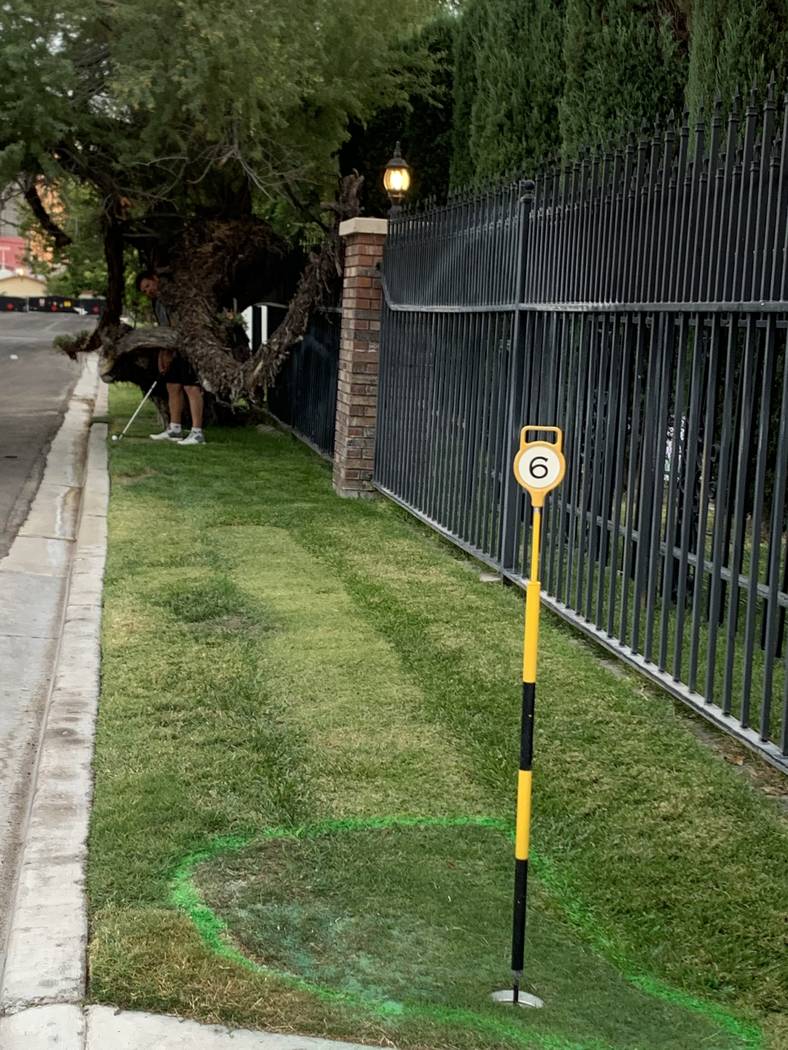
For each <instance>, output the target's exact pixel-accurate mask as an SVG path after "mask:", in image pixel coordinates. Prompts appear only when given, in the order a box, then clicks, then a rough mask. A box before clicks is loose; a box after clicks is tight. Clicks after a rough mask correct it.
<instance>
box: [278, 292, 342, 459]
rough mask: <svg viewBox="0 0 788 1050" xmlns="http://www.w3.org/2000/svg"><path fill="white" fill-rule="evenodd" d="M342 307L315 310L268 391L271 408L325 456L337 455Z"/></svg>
mask: <svg viewBox="0 0 788 1050" xmlns="http://www.w3.org/2000/svg"><path fill="white" fill-rule="evenodd" d="M340 327H341V314H340V312H339V310H323V311H320V312H319V313H316V314H315V315H314V316H313V317H312V319H311V321H310V324H309V328H308V330H307V333H306V335H305V336H304V338H303V339H302V340H301V342H300V343H298V344H297V345H296V346H295V347H294V348H293V350H292V352H291V353H290V355H289V357H288V358H287V360H286V361H285V364H284V366H283V367H282V370H281V371H280V373H279V375H278V376H277V378H276V383H275V385H274V386H273V387H271V389H270V390H269V391H268V407H269V409H270V411H271V413H272V415H274V416H275V417H276V418H277V419H278V420H280V422H282V423H285V424H286V425H287V426H289V427H292V429H293V430H294V431H295V432H296V433H297V434H298V435H299V436H300V437H302V438H305V439H306V440H307V442H308V443H309V444H310V445H312V446H313V447H314V448H316V449H317V450H318V451H319V452H321V453H322V454H323V455H325V456H329V457H330V456H333V454H334V428H335V417H336V402H337V371H338V366H339V334H340Z"/></svg>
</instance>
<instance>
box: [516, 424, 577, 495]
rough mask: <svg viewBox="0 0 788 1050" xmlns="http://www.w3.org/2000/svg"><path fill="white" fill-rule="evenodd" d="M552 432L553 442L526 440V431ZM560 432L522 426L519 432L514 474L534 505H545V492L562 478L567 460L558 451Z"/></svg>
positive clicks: (561, 435)
mask: <svg viewBox="0 0 788 1050" xmlns="http://www.w3.org/2000/svg"><path fill="white" fill-rule="evenodd" d="M529 432H530V433H532V434H534V433H537V432H542V433H544V432H548V433H550V434H555V436H556V438H555V441H553V442H550V441H526V440H525V435H526V434H528V433H529ZM562 445H563V434H562V433H561V431H560V430H559V428H558V427H523V429H522V430H521V431H520V451H519V452H518V453H517V455H516V456H515V459H514V476H515V478H516V479H517V482H518V484H519V485H522V487H523V488H524V489H525V490H526V492H527V493H528V494H529V495H530V497H531V503H532V504H533V505H534V506H535V507H543V506H544V498H545V496H546V495H547V493H548V492H552V490H553V489H554V488H557V487H558V486H559V485H560V484H561V482H562V481H563V479H564V473H565V471H566V460H565V459H564V454H563V452H562V451H561V446H562Z"/></svg>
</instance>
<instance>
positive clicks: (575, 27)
mask: <svg viewBox="0 0 788 1050" xmlns="http://www.w3.org/2000/svg"><path fill="white" fill-rule="evenodd" d="M686 39H687V27H686V17H685V13H684V11H683V10H682V9H681V7H680V6H678V5H677V4H676V3H675V2H672V0H659V2H657V3H654V2H651V0H648V2H646V0H567V8H566V30H565V37H564V60H565V64H566V79H565V86H564V94H563V98H562V99H561V104H560V119H561V138H562V145H563V151H564V154H565V155H566V156H574V155H575V154H576V153H577V151H578V150H579V149H580V148H581V147H582V146H583V145H587V144H588V145H591V144H598V143H604V142H607V141H609V140H611V139H616V138H621V137H622V136H623V135H624V134H625V133H626V132H627V131H628V130H629V129H630V128H633V127H638V126H639V125H640V123H641V122H642V121H646V122H647V123H648V124H650V125H651V124H653V123H654V121H655V119H657V118H660V119H664V118H665V117H667V115H668V113H669V112H670V110H671V109H673V110H677V109H680V108H681V106H682V104H683V98H684V85H685V82H686V73H687V46H686Z"/></svg>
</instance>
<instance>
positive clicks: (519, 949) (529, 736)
mask: <svg viewBox="0 0 788 1050" xmlns="http://www.w3.org/2000/svg"><path fill="white" fill-rule="evenodd" d="M545 432H546V433H549V434H555V441H552V442H551V441H526V440H525V436H526V434H529V433H531V434H539V433H545ZM563 443H564V436H563V434H562V433H561V431H560V430H559V429H558V427H544V426H541V427H540V426H533V427H523V429H522V430H521V431H520V451H519V452H518V453H517V455H516V457H515V460H514V476H515V478H517V482H518V484H520V485H522V487H523V488H524V489H525V490H526V492H528V493H529V494H530V496H531V506H532V508H533V525H532V530H531V575H530V578H529V580H528V583H527V584H526V585H525V637H524V639H523V703H522V717H521V723H520V765H519V768H518V771H517V811H516V817H515V831H514V909H513V911H514V914H513V916H512V978H513V980H512V990H511V992H510V991H509V990H508V989H506V990H505V991H502V992H493V999H494V1000H495V1001H496V1002H498V1003H513V1004H514V1005H515V1006H535V1007H539V1006H544V1003H543V1002H542V1000H541V999H540V998H539V996H537V995H531V994H529V993H527V992H523V991H522V990H521V988H520V985H521V983H522V980H523V969H524V966H525V919H526V905H527V900H528V851H529V847H530V839H531V778H532V767H533V754H534V709H535V704H536V655H537V650H538V647H539V606H540V601H541V598H540V593H541V586H542V585H541V584H540V582H539V553H540V550H539V548H540V545H541V535H542V507H544V498H545V496H546V495H547V493H548V492H552V490H553V489H554V488H556V487H557V486H558V485H560V484H561V481H562V480H563V477H564V473H565V471H566V461H565V460H564V454H563V452H562V451H561V447H562V445H563Z"/></svg>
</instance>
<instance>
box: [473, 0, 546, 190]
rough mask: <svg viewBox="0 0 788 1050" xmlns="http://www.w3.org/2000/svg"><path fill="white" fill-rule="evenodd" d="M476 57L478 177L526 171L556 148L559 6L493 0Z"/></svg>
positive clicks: (522, 0)
mask: <svg viewBox="0 0 788 1050" xmlns="http://www.w3.org/2000/svg"><path fill="white" fill-rule="evenodd" d="M488 10H489V14H490V15H492V17H488V20H487V25H486V32H485V34H484V38H483V40H482V42H481V46H480V49H479V54H478V66H477V77H478V84H479V87H478V91H477V95H476V98H475V100H474V105H473V109H472V114H471V129H470V141H469V146H470V152H471V156H472V157H473V161H474V174H475V176H476V178H477V179H485V178H490V177H494V176H496V175H500V174H503V173H504V172H508V171H513V170H516V171H531V170H533V168H534V167H535V166H536V165H538V164H539V163H540V162H541V161H542V160H543V159H544V157H545V156H547V155H548V154H551V153H554V152H555V151H556V150H557V149H558V147H559V125H558V100H559V97H560V92H561V86H562V81H563V59H562V40H563V3H562V2H561V0H558V2H556V0H494V2H493V3H492V4H491V5H490V8H489V9H488Z"/></svg>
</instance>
